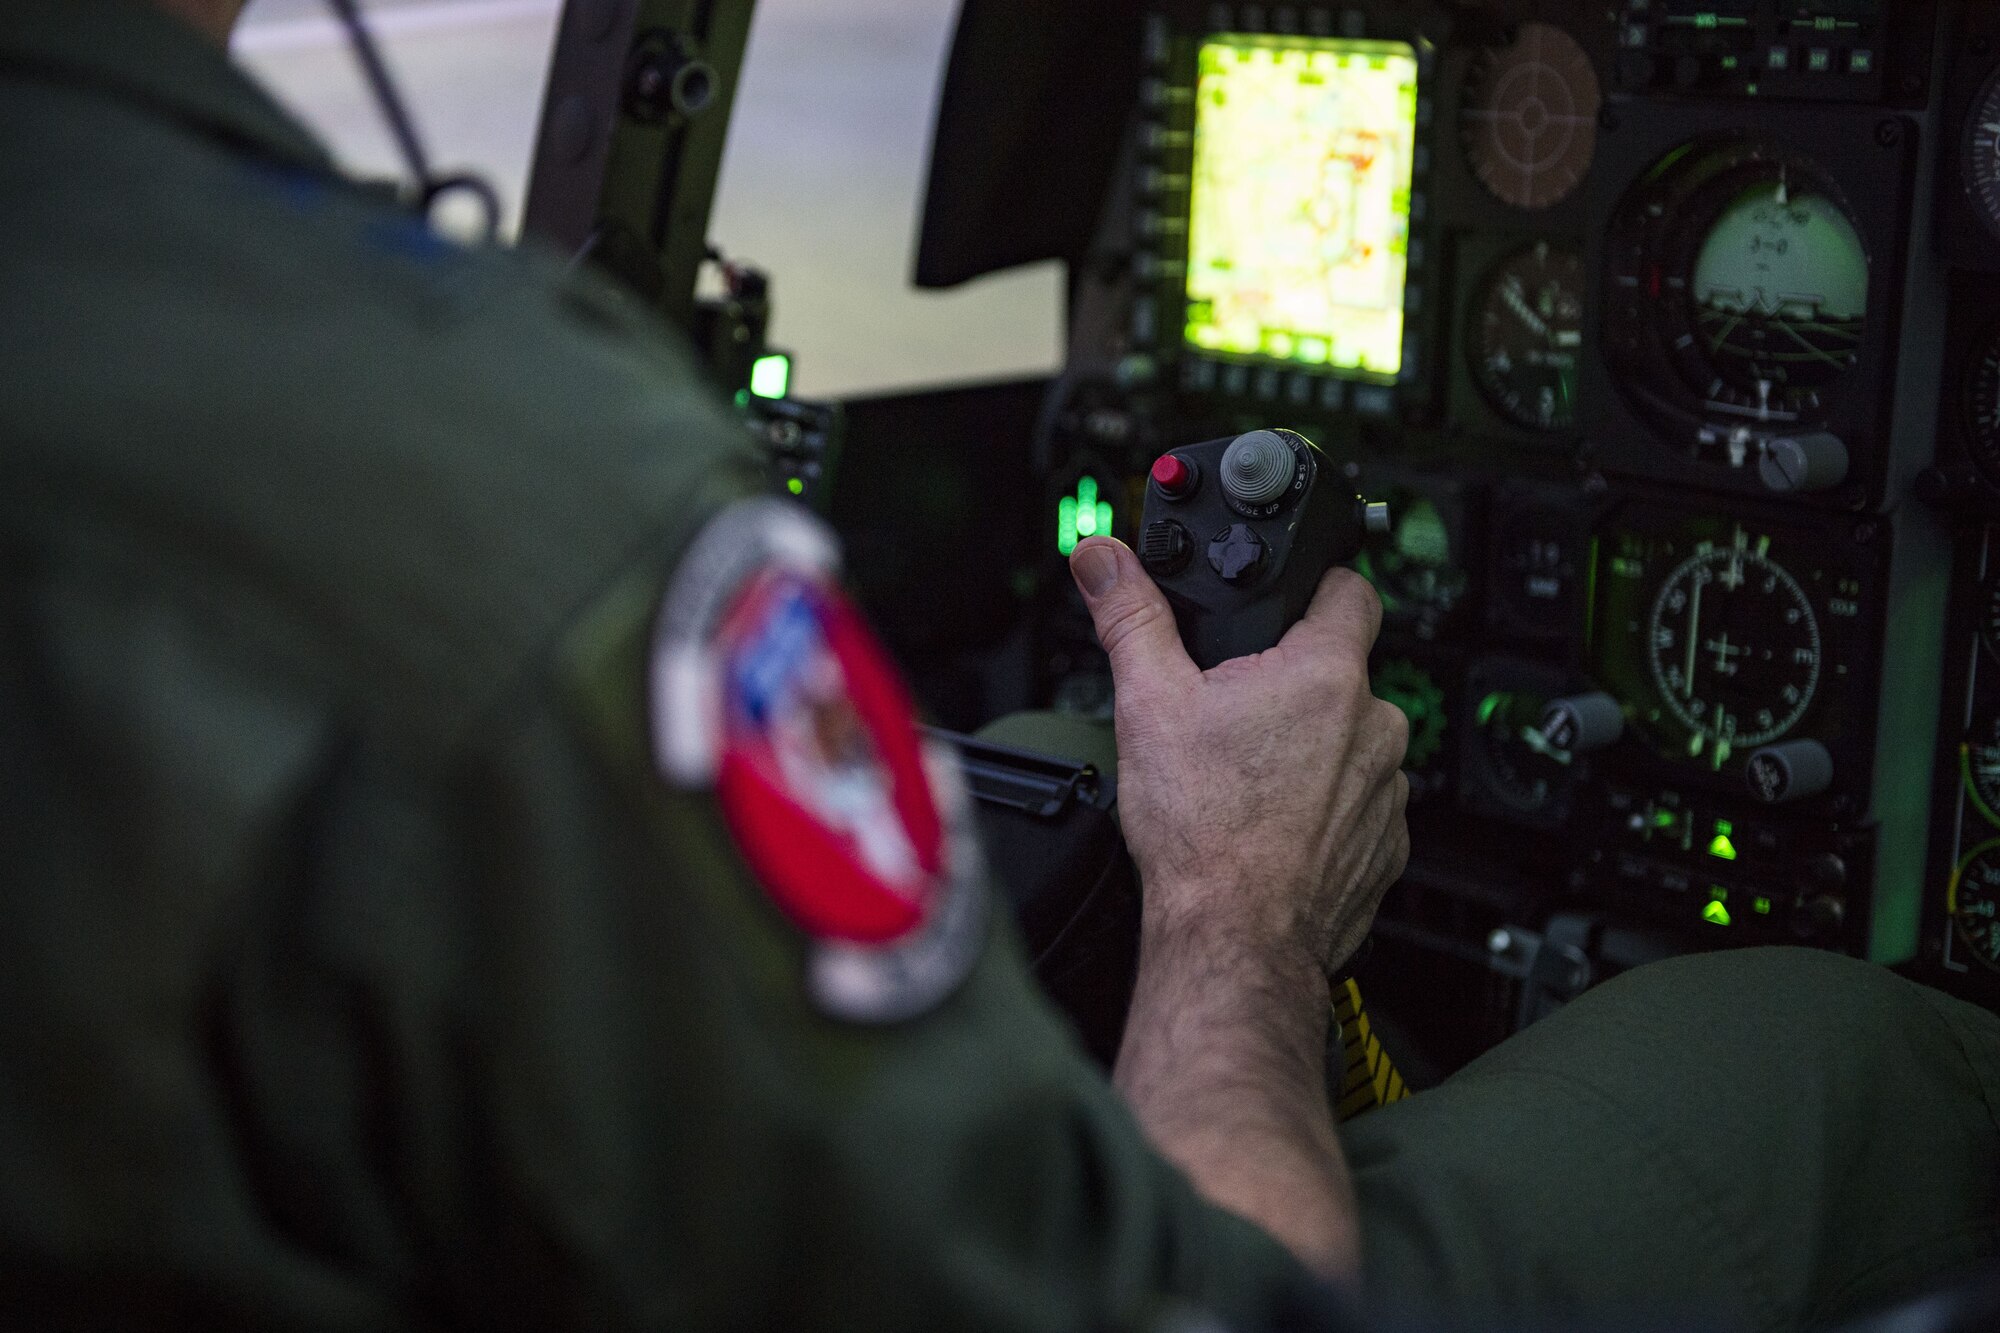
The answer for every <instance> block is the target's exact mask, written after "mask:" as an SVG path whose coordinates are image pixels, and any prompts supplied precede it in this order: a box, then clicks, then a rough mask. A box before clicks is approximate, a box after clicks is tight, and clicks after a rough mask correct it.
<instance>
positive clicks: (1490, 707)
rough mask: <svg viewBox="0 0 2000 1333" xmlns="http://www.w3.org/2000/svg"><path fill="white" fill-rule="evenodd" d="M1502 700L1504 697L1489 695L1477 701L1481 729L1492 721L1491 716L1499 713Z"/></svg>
mask: <svg viewBox="0 0 2000 1333" xmlns="http://www.w3.org/2000/svg"><path fill="white" fill-rule="evenodd" d="M1504 699H1505V696H1504V695H1498V694H1489V695H1487V696H1486V697H1485V698H1484V699H1482V700H1480V701H1479V725H1480V726H1482V727H1483V726H1485V725H1486V724H1487V723H1489V722H1491V721H1492V720H1493V715H1494V714H1495V713H1497V712H1499V711H1500V705H1501V703H1502V702H1503V701H1504Z"/></svg>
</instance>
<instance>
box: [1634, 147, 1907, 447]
mask: <svg viewBox="0 0 2000 1333" xmlns="http://www.w3.org/2000/svg"><path fill="white" fill-rule="evenodd" d="M1608 254H1609V256H1610V259H1609V264H1608V271H1607V273H1606V281H1607V293H1608V295H1607V305H1606V311H1605V316H1606V317H1605V337H1606V353H1607V356H1608V357H1609V359H1610V360H1611V362H1612V365H1613V367H1614V369H1615V370H1617V371H1618V372H1619V374H1620V379H1621V382H1622V383H1623V384H1624V385H1625V386H1626V388H1627V392H1628V394H1629V395H1630V396H1632V397H1633V398H1634V399H1635V400H1636V401H1637V403H1638V405H1639V406H1640V407H1641V408H1642V409H1656V408H1662V407H1664V408H1667V409H1669V410H1672V411H1675V412H1677V413H1679V414H1681V415H1682V416H1685V417H1691V418H1694V419H1696V420H1697V421H1699V422H1701V423H1703V426H1704V430H1703V436H1704V437H1708V438H1712V439H1713V440H1714V441H1715V442H1716V444H1717V445H1718V446H1719V447H1721V448H1726V449H1728V450H1729V451H1730V456H1729V458H1728V459H1727V461H1728V462H1730V463H1731V464H1733V465H1735V466H1738V467H1741V466H1743V464H1744V462H1745V455H1746V454H1747V453H1748V452H1749V451H1750V450H1751V449H1753V448H1754V447H1755V442H1756V441H1757V440H1759V439H1761V438H1766V437H1769V436H1772V435H1777V434H1783V433H1790V432H1793V431H1796V430H1797V429H1799V428H1800V427H1802V426H1808V425H1814V424H1818V423H1820V422H1822V421H1824V419H1825V418H1826V416H1827V411H1828V403H1829V400H1830V397H1831V395H1832V394H1833V392H1834V391H1835V390H1836V389H1837V388H1838V387H1839V386H1840V385H1841V383H1842V382H1843V381H1845V380H1846V379H1847V377H1848V376H1849V374H1850V373H1851V372H1852V371H1853V369H1854V366H1855V364H1856V361H1857V360H1858V357H1859V353H1860V349H1861V343H1862V339H1863V337H1864V336H1865V334H1866V332H1867V327H1868V293H1869V259H1868V252H1867V247H1866V246H1865V245H1864V243H1863V241H1862V239H1861V234H1860V232H1859V230H1858V229H1857V228H1856V226H1855V223H1854V220H1853V218H1852V216H1851V215H1850V214H1849V213H1848V211H1847V208H1846V206H1845V205H1844V204H1843V203H1842V202H1841V200H1840V197H1839V192H1838V190H1837V189H1836V188H1835V187H1834V186H1833V184H1832V183H1831V182H1830V181H1828V180H1827V179H1825V178H1824V177H1823V176H1822V175H1821V174H1820V173H1819V172H1818V170H1817V169H1815V168H1814V167H1813V166H1812V165H1811V164H1810V163H1807V162H1805V161H1804V160H1802V159H1799V158H1796V157H1790V156H1785V155H1779V154H1774V153H1772V152H1770V151H1769V150H1767V149H1765V148H1763V147H1761V146H1759V145H1756V144H1750V143H1735V144H1725V145H1722V146H1720V147H1712V148H1709V149H1707V150H1701V149H1699V148H1692V147H1691V148H1689V149H1684V150H1682V151H1681V152H1679V153H1676V154H1673V155H1670V156H1669V157H1668V158H1667V159H1666V161H1665V162H1664V163H1662V164H1661V165H1660V166H1658V167H1656V168H1654V170H1653V171H1652V172H1651V173H1650V174H1649V175H1648V176H1647V177H1646V178H1645V179H1643V180H1642V181H1641V182H1640V183H1639V185H1638V186H1637V187H1635V188H1634V190H1633V191H1632V192H1631V193H1630V194H1628V195H1627V198H1626V202H1625V203H1624V204H1623V205H1622V206H1621V207H1620V209H1619V211H1618V213H1617V215H1616V217H1615V218H1614V220H1613V223H1612V227H1611V237H1610V246H1609V249H1608ZM1717 427H1720V429H1717Z"/></svg>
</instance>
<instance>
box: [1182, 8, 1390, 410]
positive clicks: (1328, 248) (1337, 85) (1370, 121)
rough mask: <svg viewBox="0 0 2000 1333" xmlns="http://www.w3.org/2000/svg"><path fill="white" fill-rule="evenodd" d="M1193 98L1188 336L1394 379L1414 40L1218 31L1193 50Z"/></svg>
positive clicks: (1257, 354) (1247, 353)
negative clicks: (1197, 52) (1196, 54)
mask: <svg viewBox="0 0 2000 1333" xmlns="http://www.w3.org/2000/svg"><path fill="white" fill-rule="evenodd" d="M1195 96H1196V103H1197V110H1196V115H1195V134H1194V179H1193V198H1192V202H1191V204H1190V217H1189V223H1188V269H1187V275H1188V277H1187V297H1188V311H1187V342H1188V345H1189V346H1190V347H1193V348H1196V349H1198V350H1200V351H1203V352H1208V353H1213V354H1219V355H1224V356H1239V357H1254V358H1256V359H1258V360H1260V361H1267V362H1281V363H1285V364H1289V365H1301V366H1317V367H1322V368H1325V369H1327V370H1331V371H1334V372H1336V373H1339V374H1343V375H1347V376H1351V377H1356V378H1362V379H1371V380H1380V381H1388V380H1393V379H1395V378H1396V376H1397V374H1398V372H1400V371H1401V370H1402V367H1403V296H1404V287H1405V284H1406V282H1407V279H1408V275H1409V242H1410V181H1411V178H1412V174H1413V172H1414V168H1415V154H1416V139H1417V58H1416V51H1415V50H1414V49H1413V48H1412V47H1410V46H1408V45H1407V44H1405V43H1402V42H1362V41H1345V40H1339V39H1329V38H1301V37H1262V36H1240V35H1223V36H1219V37H1215V38H1212V39H1210V40H1209V41H1208V42H1206V43H1205V44H1204V45H1203V46H1202V48H1201V77H1200V82H1199V83H1198V85H1197V87H1196V93H1195Z"/></svg>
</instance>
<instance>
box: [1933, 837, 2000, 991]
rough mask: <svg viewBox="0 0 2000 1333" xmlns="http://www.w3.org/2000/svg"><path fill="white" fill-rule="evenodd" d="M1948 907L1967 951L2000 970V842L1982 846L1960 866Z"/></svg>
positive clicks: (1973, 850)
mask: <svg viewBox="0 0 2000 1333" xmlns="http://www.w3.org/2000/svg"><path fill="white" fill-rule="evenodd" d="M1945 905H1946V907H1947V908H1948V910H1949V911H1950V912H1951V920H1952V924H1953V925H1954V926H1956V927H1957V929H1958V937H1959V939H1961V940H1963V941H1964V942H1965V947H1966V948H1967V949H1969V950H1971V951H1972V954H1973V956H1974V957H1975V958H1977V959H1979V961H1980V962H1982V963H1984V964H1986V965H1987V966H1988V967H1991V968H1995V969H2000V842H1987V843H1981V844H1980V845H1979V846H1977V847H1975V848H1973V849H1972V851H1971V853H1970V854H1968V855H1967V856H1966V858H1965V859H1964V860H1963V861H1960V862H1959V863H1958V868H1957V869H1956V870H1954V871H1953V872H1952V876H1951V887H1950V889H1949V890H1948V891H1947V892H1946V894H1945Z"/></svg>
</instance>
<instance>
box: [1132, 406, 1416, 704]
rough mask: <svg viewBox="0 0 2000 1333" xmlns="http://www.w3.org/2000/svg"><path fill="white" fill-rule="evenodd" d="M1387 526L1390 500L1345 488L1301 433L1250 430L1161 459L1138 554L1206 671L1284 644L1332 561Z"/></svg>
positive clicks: (1150, 486)
mask: <svg viewBox="0 0 2000 1333" xmlns="http://www.w3.org/2000/svg"><path fill="white" fill-rule="evenodd" d="M1388 530H1389V507H1388V506H1387V505H1383V504H1370V503H1368V502H1367V501H1365V500H1363V499H1362V498H1361V497H1360V496H1359V495H1356V494H1355V493H1354V492H1353V491H1352V490H1351V489H1349V488H1348V487H1346V486H1344V485H1343V484H1341V482H1340V480H1339V478H1338V477H1337V476H1335V475H1333V474H1332V473H1330V471H1329V470H1328V467H1327V463H1326V459H1325V456H1324V455H1322V454H1321V453H1320V452H1319V450H1318V449H1317V448H1315V447H1314V446H1313V444H1312V442H1311V441H1309V440H1307V439H1306V438H1305V437H1304V436H1303V435H1300V434H1298V433H1297V432H1295V431H1289V430H1253V431H1250V432H1249V433H1247V434H1244V435H1237V436H1233V437H1231V438H1227V439H1220V440H1210V441H1208V442H1207V443H1205V444H1193V445H1189V446H1187V447H1186V448H1183V449H1176V450H1174V451H1173V452H1171V453H1168V454H1165V455H1162V456H1161V457H1160V459H1159V460H1158V461H1156V462H1155V463H1154V464H1153V471H1152V475H1151V477H1150V478H1149V479H1148V481H1147V483H1146V504H1145V510H1144V515H1143V517H1142V519H1141V522H1140V537H1139V559H1140V560H1141V561H1142V562H1143V563H1144V564H1145V566H1146V570H1147V572H1148V573H1150V574H1151V575H1152V576H1153V580H1154V582H1156V583H1158V584H1159V585H1160V587H1161V589H1162V590H1163V591H1164V592H1165V593H1166V594H1167V601H1168V603H1169V604H1170V605H1172V607H1173V608H1174V618H1175V619H1176V621H1178V622H1179V625H1180V631H1181V642H1183V643H1184V644H1186V645H1187V650H1188V655H1189V656H1190V657H1192V658H1193V659H1194V661H1195V665H1197V666H1199V667H1201V668H1202V669H1203V670H1204V671H1206V670H1207V669H1209V668H1210V667H1213V666H1217V665H1219V664H1221V663H1223V662H1226V661H1228V660H1229V659H1231V658H1234V657H1247V656H1249V655H1250V654H1252V653H1261V652H1263V651H1264V650H1265V649H1267V648H1272V647H1275V646H1276V645H1277V642H1278V640H1279V639H1281V638H1283V637H1284V634H1285V631H1286V630H1288V629H1290V628H1291V627H1292V625H1293V624H1294V623H1296V622H1297V621H1298V619H1299V617H1301V616H1303V615H1304V614H1305V611H1306V605H1307V604H1308V603H1309V602H1310V601H1311V600H1312V595H1313V591H1314V590H1315V589H1316V588H1318V587H1319V581H1320V579H1321V578H1322V577H1323V576H1324V575H1325V573H1326V571H1327V570H1329V569H1331V568H1332V567H1333V566H1334V565H1337V564H1340V563H1342V562H1344V561H1348V560H1352V559H1353V558H1354V557H1355V556H1356V555H1358V554H1360V551H1361V544H1362V542H1363V540H1364V539H1365V538H1366V536H1367V534H1369V533H1371V532H1372V533H1386V532H1387V531H1388Z"/></svg>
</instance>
